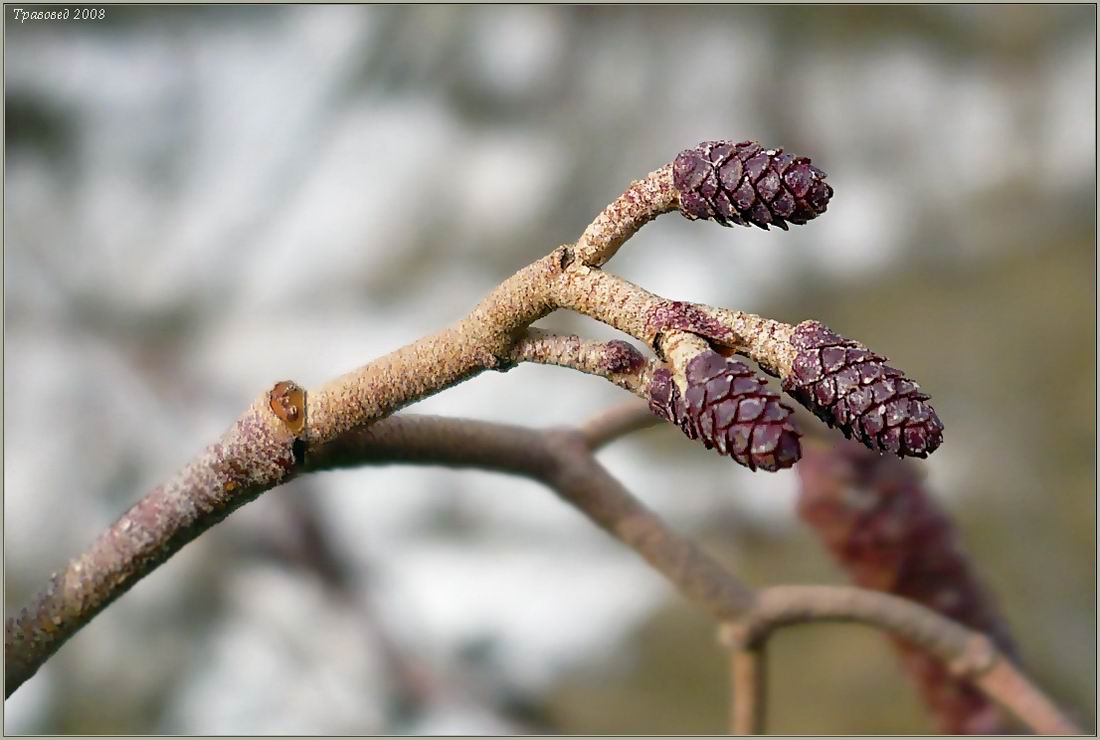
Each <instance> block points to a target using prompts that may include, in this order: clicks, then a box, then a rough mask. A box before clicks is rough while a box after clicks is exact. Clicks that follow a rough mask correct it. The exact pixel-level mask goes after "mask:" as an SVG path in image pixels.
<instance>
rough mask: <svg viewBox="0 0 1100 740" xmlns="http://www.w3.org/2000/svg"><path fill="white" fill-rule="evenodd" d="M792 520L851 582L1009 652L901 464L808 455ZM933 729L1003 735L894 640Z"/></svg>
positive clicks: (968, 572)
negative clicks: (812, 535)
mask: <svg viewBox="0 0 1100 740" xmlns="http://www.w3.org/2000/svg"><path fill="white" fill-rule="evenodd" d="M797 470H798V475H799V479H800V480H801V484H802V485H801V490H800V492H799V498H798V514H799V516H800V517H801V519H802V520H803V521H805V522H806V523H807V524H808V525H809V526H810V527H811V528H813V530H814V531H815V532H816V533H817V535H818V536H819V537H820V539H821V540H822V542H823V543H824V545H825V546H826V547H827V548H828V549H829V551H830V552H831V554H832V556H833V557H834V559H835V560H836V561H837V562H838V563H839V564H840V565H841V567H843V569H844V570H845V571H846V572H847V573H848V575H849V577H850V578H851V579H852V581H853V582H854V583H855V584H857V585H859V586H861V587H863V588H869V589H874V590H876V591H882V592H885V593H890V594H894V595H896V596H900V597H903V598H906V599H910V600H912V601H915V602H916V603H918V604H922V605H924V606H926V607H928V608H929V609H932V610H933V611H936V612H939V613H940V614H943V615H945V616H947V617H950V618H951V619H954V620H956V621H958V622H960V623H961V624H964V625H966V626H968V627H971V628H973V629H975V630H978V631H979V632H982V633H984V634H986V635H988V636H989V637H990V638H991V639H992V640H993V641H994V642H995V643H996V645H997V646H998V647H999V648H1000V649H1001V651H1002V652H1004V653H1005V654H1006V655H1008V656H1009V657H1010V658H1011V657H1013V656H1014V653H1015V650H1014V647H1013V644H1012V639H1011V636H1010V635H1009V631H1008V628H1007V626H1006V624H1005V622H1004V620H1003V619H1002V617H1001V615H1000V613H999V610H998V609H997V606H996V604H995V602H994V601H993V599H992V597H991V596H990V595H989V593H988V592H987V591H986V590H985V588H984V587H983V585H982V583H981V582H980V580H979V579H978V576H977V574H976V573H975V571H974V568H973V566H972V565H971V561H970V558H969V557H968V556H967V554H966V553H965V552H964V551H963V549H962V547H961V545H960V543H959V538H958V535H957V533H956V530H955V527H954V525H953V524H952V523H951V520H950V518H948V516H947V515H946V514H945V513H944V512H943V510H942V509H941V508H940V507H939V506H938V505H937V504H936V501H935V498H934V497H933V496H932V494H931V493H930V492H929V491H928V489H927V488H926V487H925V485H924V483H923V481H922V480H921V479H920V477H919V475H918V474H917V473H916V471H914V470H913V468H912V467H911V466H909V465H908V464H906V463H905V462H904V461H902V460H899V459H897V458H893V457H886V456H882V455H877V454H875V453H873V452H870V451H868V450H866V449H864V448H863V447H861V446H860V445H857V444H855V443H854V442H843V441H840V442H838V444H836V445H834V446H832V447H831V448H827V449H819V448H810V449H807V450H806V451H805V455H804V457H803V458H802V461H801V462H800V463H799V464H798V468H797ZM894 644H895V646H896V647H897V649H898V651H899V653H900V655H901V658H902V661H903V663H904V666H905V669H906V670H907V671H908V673H909V674H910V676H911V677H912V679H913V680H914V682H915V683H916V684H917V686H918V688H919V689H920V691H921V694H922V695H923V697H924V700H925V703H926V704H927V706H928V707H929V709H930V710H931V711H932V713H933V714H934V715H935V717H936V719H937V720H938V723H939V725H940V729H941V730H942V731H944V732H946V733H948V734H994V735H995V734H1004V733H1005V732H1006V731H1008V729H1009V727H1008V724H1007V723H1006V719H1005V717H1004V716H1003V715H1002V714H1001V712H1000V711H998V709H997V707H996V706H995V705H993V703H992V702H990V701H989V700H988V699H987V698H986V697H985V696H984V695H983V694H982V693H981V692H980V691H978V690H977V689H975V688H974V687H972V686H970V685H969V684H967V683H965V682H963V681H959V680H957V679H955V678H954V677H952V676H951V674H950V673H949V672H948V670H947V668H946V667H944V665H943V664H942V663H941V662H940V661H939V660H938V659H936V658H934V657H932V656H929V655H928V654H926V653H924V652H922V651H919V650H917V649H916V648H914V647H913V646H912V645H910V644H909V643H906V642H905V641H903V640H898V639H895V640H894Z"/></svg>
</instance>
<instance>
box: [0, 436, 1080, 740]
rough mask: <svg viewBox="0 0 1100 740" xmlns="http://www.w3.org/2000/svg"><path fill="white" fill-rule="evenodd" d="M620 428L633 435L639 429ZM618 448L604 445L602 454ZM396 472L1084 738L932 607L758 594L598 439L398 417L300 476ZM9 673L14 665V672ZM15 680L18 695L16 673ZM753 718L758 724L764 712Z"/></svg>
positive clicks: (310, 464)
mask: <svg viewBox="0 0 1100 740" xmlns="http://www.w3.org/2000/svg"><path fill="white" fill-rule="evenodd" d="M620 428H621V429H623V430H624V431H625V430H627V429H629V428H630V427H629V426H628V425H622V426H621V427H620ZM611 438H612V437H610V436H608V435H605V436H604V437H603V441H604V443H606V442H607V441H610V439H611ZM392 463H405V464H430V465H446V466H448V467H474V468H480V469H488V470H495V471H499V472H504V473H511V474H515V475H523V476H526V477H529V478H533V479H535V480H539V481H542V482H544V483H546V484H547V485H548V486H550V487H551V488H552V489H553V490H554V491H556V492H557V493H558V494H559V495H560V496H561V497H562V498H563V499H565V500H566V501H568V502H569V503H570V504H572V505H573V506H575V507H576V508H577V509H578V510H580V511H581V512H582V513H583V514H584V515H585V516H587V517H588V518H589V519H591V520H592V521H594V522H595V523H596V524H598V525H599V526H600V527H601V528H603V529H604V530H605V531H607V532H608V533H610V534H611V535H612V536H614V537H616V538H617V539H619V540H620V541H622V542H623V543H624V544H626V545H627V546H629V547H631V548H632V549H634V550H635V551H636V552H637V553H638V554H639V555H641V556H642V557H643V558H644V559H645V560H646V561H647V562H649V563H650V564H651V565H652V566H653V567H654V568H656V569H657V570H658V571H659V572H660V573H662V574H663V575H664V576H665V577H666V578H667V579H668V580H669V581H670V582H671V583H672V584H673V585H674V586H675V587H676V588H677V589H678V590H679V592H680V593H681V594H682V595H683V596H684V597H686V598H687V599H689V600H690V601H692V602H694V603H695V604H697V605H699V606H700V607H702V608H703V609H705V610H706V611H707V612H708V613H710V614H711V615H712V616H713V617H714V618H715V619H717V620H720V621H722V622H726V623H732V624H735V625H736V633H737V634H738V635H739V637H738V638H737V639H738V640H739V645H740V646H743V647H746V648H751V647H754V646H756V645H758V644H760V642H761V641H762V640H763V639H764V638H765V637H766V636H767V635H768V634H769V633H770V632H771V631H772V630H774V629H776V628H778V627H779V626H782V625H787V624H795V623H802V622H809V621H836V620H843V621H859V622H864V623H867V624H870V625H873V626H875V627H878V628H880V629H884V630H887V631H890V632H891V633H894V634H897V635H899V636H901V637H904V638H905V639H906V640H908V641H910V642H912V643H913V644H914V645H916V646H918V647H919V648H920V649H922V650H926V651H928V652H930V653H932V654H934V655H936V656H937V657H939V658H941V659H942V660H944V661H946V662H947V663H948V664H949V665H951V666H953V667H954V669H955V670H956V671H958V673H959V675H961V676H964V677H967V678H969V679H971V680H973V681H974V682H975V683H976V684H977V685H978V686H979V688H981V689H982V690H983V691H985V692H986V693H987V694H989V695H990V696H991V698H993V699H994V700H996V701H998V702H1000V703H1002V704H1004V705H1005V706H1006V707H1008V708H1009V709H1010V710H1011V711H1013V712H1014V713H1015V714H1017V716H1019V717H1020V718H1021V719H1022V720H1024V721H1025V722H1027V723H1029V725H1031V726H1032V727H1033V729H1035V730H1036V731H1038V732H1050V733H1061V732H1069V731H1072V730H1074V729H1075V728H1074V727H1073V725H1072V723H1070V722H1069V721H1068V720H1066V719H1065V718H1064V717H1063V716H1062V715H1061V714H1060V713H1059V712H1058V710H1057V708H1056V707H1055V706H1054V704H1053V703H1052V702H1050V700H1049V699H1047V698H1046V697H1045V696H1043V694H1042V692H1041V691H1039V690H1038V689H1037V688H1036V687H1035V686H1034V685H1033V684H1031V683H1030V682H1029V681H1027V679H1026V678H1025V677H1024V676H1023V675H1022V674H1020V673H1019V672H1018V671H1016V670H1015V669H1014V668H1013V667H1012V666H1011V665H1010V664H1008V663H1007V662H1006V661H1003V660H998V656H997V653H996V651H995V650H994V649H993V648H992V644H991V643H990V642H989V640H988V639H986V638H984V637H983V636H981V635H980V634H978V633H976V632H973V631H971V630H968V629H966V628H965V627H963V626H962V625H959V624H957V623H955V622H952V621H951V620H949V619H947V618H945V617H942V616H941V615H938V614H936V613H935V612H932V611H930V610H928V609H926V608H924V607H921V606H919V605H916V604H913V603H910V602H907V601H905V600H903V599H900V598H897V597H893V596H889V595H887V594H882V593H877V592H872V591H867V590H863V589H856V588H838V587H801V586H782V587H774V588H770V589H764V590H763V591H761V592H760V593H759V594H756V593H754V592H753V591H752V590H750V589H749V588H748V587H747V586H745V585H744V584H742V583H741V582H740V581H739V580H738V579H737V578H736V577H735V576H734V575H732V574H731V573H730V572H729V571H728V570H726V569H725V568H724V567H723V566H722V565H720V564H719V563H718V562H717V561H715V560H714V559H712V558H711V557H710V556H709V555H707V554H706V553H705V552H704V551H703V550H701V549H700V548H699V547H697V546H696V545H695V544H693V543H692V542H690V541H689V540H687V539H685V538H683V537H681V536H680V535H679V534H677V533H676V532H675V531H674V530H672V529H671V528H670V527H668V526H667V525H666V524H665V523H664V522H663V520H662V519H661V518H660V517H658V516H657V515H656V514H655V513H653V512H652V511H650V510H649V509H648V508H646V507H645V506H644V505H642V504H641V503H640V502H639V501H637V500H636V499H635V498H634V497H633V496H632V495H631V494H630V493H629V492H628V491H627V490H626V489H625V488H624V487H623V486H622V484H621V483H619V482H618V481H617V480H616V479H615V478H614V477H612V476H611V475H610V473H608V472H607V470H606V469H605V468H604V467H603V466H602V465H601V464H600V463H599V462H598V461H597V460H596V459H595V458H594V457H593V455H592V447H591V446H590V443H589V438H586V436H585V435H584V434H583V433H581V432H580V431H578V430H574V429H554V430H536V429H530V428H525V427H519V426H512V425H505V424H495V423H489V422H480V421H472V420H461V419H446V418H440V417H431V416H414V415H399V416H394V417H390V418H388V419H385V420H383V421H380V422H378V423H377V424H373V425H371V426H368V427H363V428H360V429H356V430H353V431H351V432H348V433H345V434H344V435H342V436H341V437H339V438H338V439H336V440H333V441H332V442H329V443H327V444H324V445H320V446H318V447H315V448H312V449H311V450H310V454H309V456H308V457H307V458H306V459H305V461H304V462H303V463H302V466H301V467H302V469H303V470H305V471H314V470H322V469H330V468H336V467H348V466H355V465H365V464H367V465H369V464H392ZM140 506H141V505H140V504H139V507H140ZM136 508H137V507H136ZM116 526H117V525H116ZM115 595H117V594H115ZM67 603H68V604H69V606H70V608H71V609H73V610H76V612H78V613H77V614H76V615H75V618H76V619H77V621H81V622H82V623H86V622H87V619H88V618H87V617H86V616H85V615H82V614H79V610H80V608H81V605H80V603H71V602H67ZM9 650H10V648H9ZM28 657H29V659H30V660H34V659H36V658H37V659H38V662H39V663H40V662H41V660H44V657H42V654H41V653H39V654H37V655H36V654H33V653H32V654H30V655H29V656H28ZM25 662H26V661H25ZM10 665H11V663H10V661H9V670H10ZM745 667H746V666H742V668H745ZM8 678H9V684H10V681H11V674H10V673H9V674H8ZM753 685H754V686H760V684H755V683H754V684H753ZM756 691H757V693H759V690H758V689H756ZM761 702H763V697H762V696H757V697H756V698H754V699H752V706H758V705H759V704H760V703H761ZM745 711H746V712H748V713H749V714H751V715H752V716H755V717H757V718H759V717H760V714H759V712H758V711H756V710H755V709H751V708H750V709H749V710H745ZM746 721H747V720H746ZM753 721H754V722H759V721H760V720H759V719H755V720H753Z"/></svg>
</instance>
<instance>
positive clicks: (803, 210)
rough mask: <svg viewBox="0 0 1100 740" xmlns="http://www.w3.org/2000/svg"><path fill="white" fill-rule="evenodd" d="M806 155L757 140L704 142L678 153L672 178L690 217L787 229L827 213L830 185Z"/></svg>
mask: <svg viewBox="0 0 1100 740" xmlns="http://www.w3.org/2000/svg"><path fill="white" fill-rule="evenodd" d="M825 177H826V175H825V173H824V172H822V171H821V170H819V169H818V168H817V167H814V166H813V165H812V164H811V163H810V160H809V159H808V158H807V157H796V156H793V155H791V154H786V153H784V152H783V150H782V149H764V148H763V147H762V146H760V144H758V143H756V142H755V141H742V142H741V143H739V144H735V143H734V142H732V141H724V140H723V141H704V142H702V143H701V144H699V145H698V146H696V147H694V148H692V149H685V150H684V151H682V152H680V154H679V155H677V157H676V159H675V161H674V162H673V166H672V183H673V186H674V187H675V188H676V189H677V190H678V191H679V192H680V212H681V213H682V214H683V215H684V217H685V218H688V219H692V220H695V219H706V220H713V221H717V222H718V223H720V224H722V225H723V226H730V225H732V224H737V225H739V226H748V225H750V224H751V225H754V226H758V227H760V228H761V229H765V230H766V229H767V228H768V226H769V225H771V226H777V227H779V228H780V229H783V230H784V231H786V230H787V222H788V221H789V222H791V223H793V224H804V223H806V222H807V221H809V220H810V219H813V218H816V217H817V216H819V215H820V214H822V213H824V212H825V209H826V208H827V207H828V205H829V199H830V198H831V197H832V196H833V189H832V188H831V187H830V186H829V185H828V184H827V183H826V182H825Z"/></svg>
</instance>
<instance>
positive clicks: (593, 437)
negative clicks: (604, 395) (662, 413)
mask: <svg viewBox="0 0 1100 740" xmlns="http://www.w3.org/2000/svg"><path fill="white" fill-rule="evenodd" d="M661 422H662V420H661V418H660V417H658V416H656V415H655V414H654V413H653V412H652V411H650V409H649V406H647V405H646V404H643V403H640V402H638V401H623V402H622V403H620V404H618V405H616V406H612V407H611V408H609V409H607V410H606V411H602V412H600V413H598V414H595V415H593V416H592V417H591V418H590V419H588V421H586V422H584V423H583V424H581V426H580V433H581V434H582V435H583V436H584V439H585V442H586V443H587V444H588V447H589V449H592V450H598V449H599V448H601V447H603V446H605V445H607V444H608V443H610V442H611V441H613V440H616V439H618V438H620V437H625V436H626V435H628V434H630V433H631V432H636V431H640V430H642V429H648V428H649V427H651V426H656V425H658V424H660V423H661Z"/></svg>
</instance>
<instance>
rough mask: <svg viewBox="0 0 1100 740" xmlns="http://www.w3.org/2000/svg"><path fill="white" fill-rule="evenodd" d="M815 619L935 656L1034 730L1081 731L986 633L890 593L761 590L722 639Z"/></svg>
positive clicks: (755, 641) (754, 636)
mask: <svg viewBox="0 0 1100 740" xmlns="http://www.w3.org/2000/svg"><path fill="white" fill-rule="evenodd" d="M815 622H858V623H862V624H866V625H869V626H872V627H875V628H877V629H880V630H883V631H885V632H888V633H890V634H891V635H894V636H896V637H899V638H901V639H904V640H905V641H906V642H908V643H910V644H912V645H914V646H915V647H917V648H919V649H920V650H922V651H924V652H927V653H929V654H930V655H933V656H935V657H937V658H939V659H940V660H941V661H943V663H944V664H945V665H946V666H947V668H948V669H949V670H950V671H951V673H952V674H953V675H955V676H957V677H958V678H960V679H964V680H967V681H971V682H972V683H973V684H974V685H975V686H976V687H977V688H979V689H980V690H981V691H982V692H983V693H985V694H986V696H988V697H989V698H990V699H992V700H993V701H995V702H997V703H998V704H999V705H1001V706H1003V707H1004V708H1006V709H1007V710H1009V711H1010V712H1012V713H1013V714H1014V715H1016V716H1017V717H1018V718H1019V719H1020V720H1021V721H1023V722H1024V723H1025V724H1026V725H1027V726H1028V727H1030V728H1031V729H1032V730H1033V731H1034V732H1036V733H1038V734H1041V735H1080V734H1083V733H1082V731H1081V729H1080V728H1078V727H1077V726H1076V725H1074V723H1073V722H1072V721H1071V720H1070V719H1069V718H1068V717H1067V716H1066V715H1065V714H1064V713H1063V712H1062V711H1061V710H1060V709H1058V707H1057V705H1056V704H1055V703H1054V702H1053V701H1051V700H1050V698H1049V697H1047V696H1046V695H1045V694H1044V693H1043V692H1042V691H1041V690H1040V689H1039V688H1038V687H1037V686H1036V685H1035V684H1034V683H1032V682H1031V681H1030V679H1028V678H1027V677H1026V676H1025V675H1024V674H1023V673H1022V672H1021V671H1020V670H1019V668H1017V667H1016V666H1015V665H1014V664H1013V663H1012V661H1011V660H1010V659H1008V658H1007V657H1005V656H1004V655H1003V654H1002V653H1001V652H1000V651H999V650H997V648H996V647H995V646H994V644H993V641H992V640H990V639H989V638H988V637H987V636H985V635H983V634H981V633H980V632H975V631H974V630H971V629H968V628H966V627H965V626H963V625H961V624H959V623H958V622H955V621H953V620H951V619H948V618H947V617H944V616H943V615H941V614H938V613H937V612H935V611H932V610H931V609H928V608H926V607H924V606H921V605H920V604H917V603H915V602H912V601H909V600H907V599H902V598H900V597H897V596H893V595H891V594H886V593H882V592H879V591H871V590H868V589H862V588H855V587H850V586H772V587H769V588H764V589H762V590H760V591H758V592H757V594H756V599H755V603H754V607H753V609H752V610H751V612H750V613H748V614H746V615H744V616H743V617H742V618H740V619H738V620H737V621H736V622H735V623H733V624H731V625H729V626H728V627H727V628H726V630H725V633H724V637H725V641H726V642H728V643H729V644H731V645H737V646H752V645H759V644H762V643H763V642H764V641H765V640H766V639H767V638H768V637H769V636H770V635H771V634H772V633H773V632H774V631H775V630H777V629H779V628H781V627H785V626H790V625H796V624H808V623H815Z"/></svg>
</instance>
